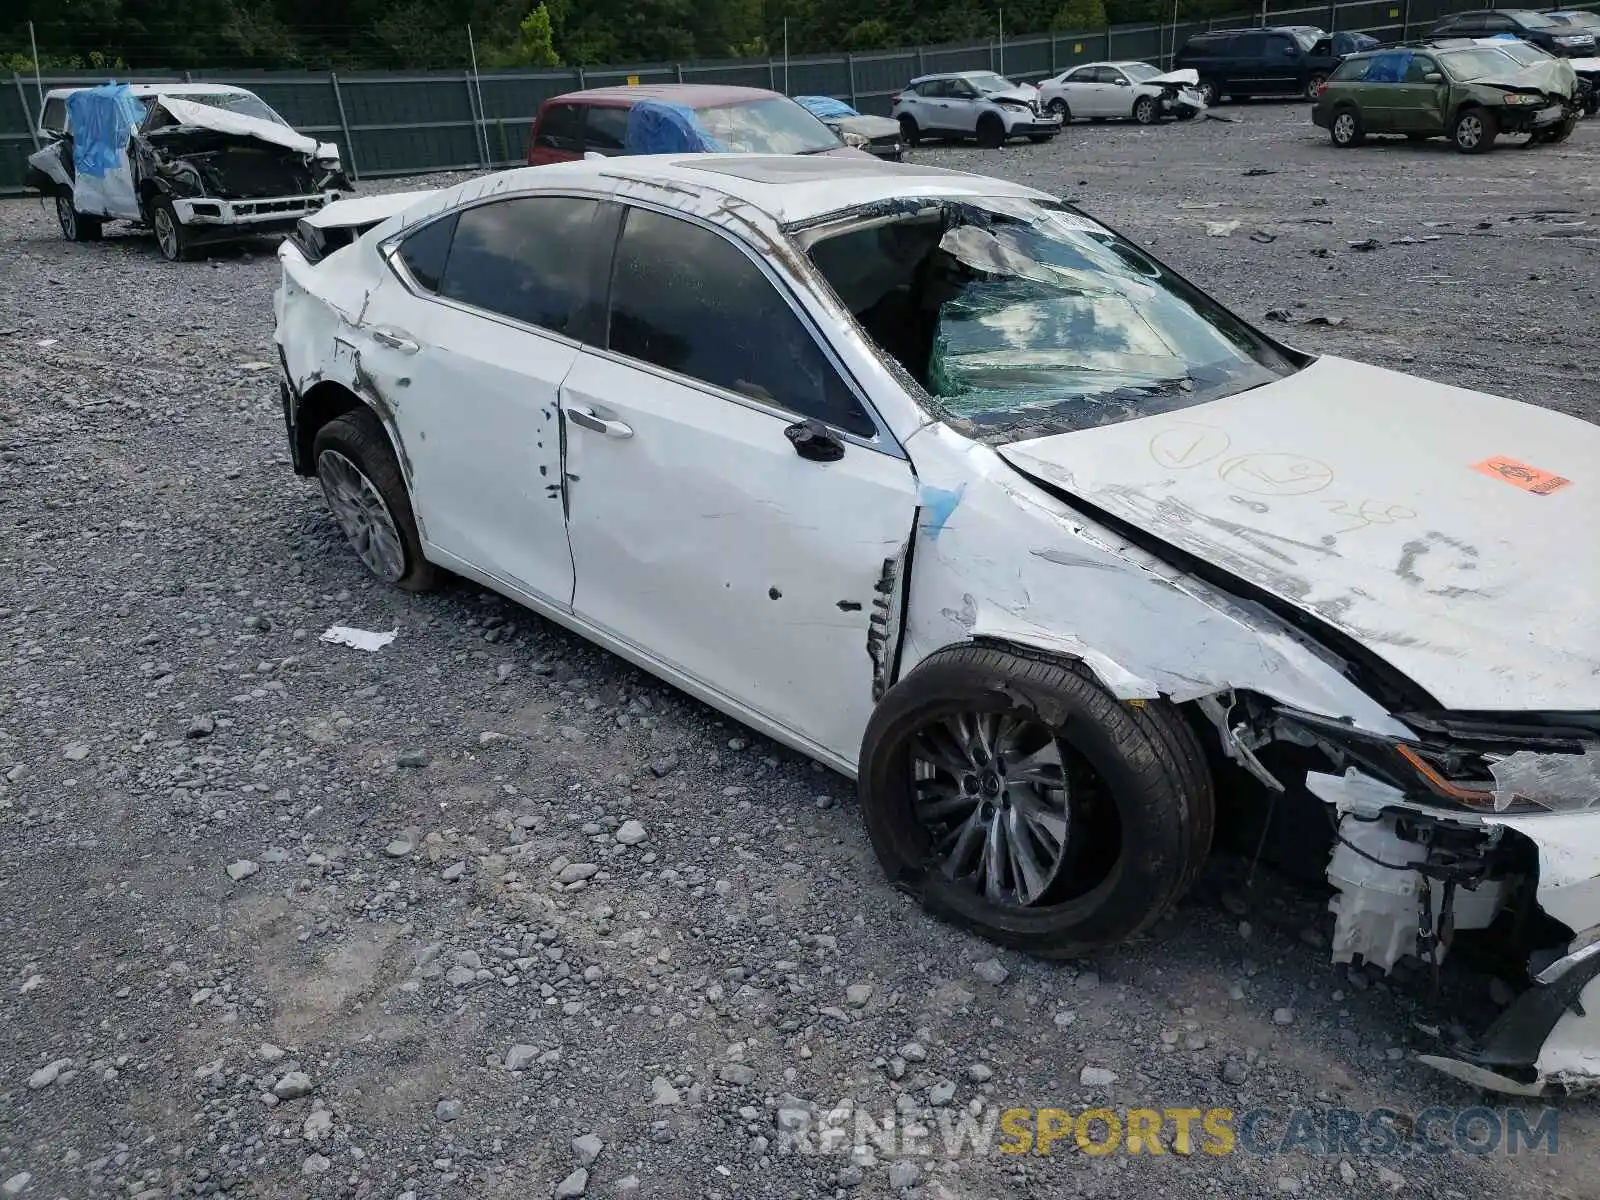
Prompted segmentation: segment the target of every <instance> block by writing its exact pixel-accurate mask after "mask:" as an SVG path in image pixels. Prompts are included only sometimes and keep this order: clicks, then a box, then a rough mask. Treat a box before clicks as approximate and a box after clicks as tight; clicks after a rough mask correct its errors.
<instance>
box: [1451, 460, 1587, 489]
mask: <svg viewBox="0 0 1600 1200" xmlns="http://www.w3.org/2000/svg"><path fill="white" fill-rule="evenodd" d="M1472 469H1473V470H1474V471H1481V472H1482V473H1483V474H1485V475H1490V476H1493V477H1494V478H1495V479H1504V480H1505V481H1506V482H1507V483H1509V484H1511V485H1513V486H1514V487H1519V488H1521V489H1522V490H1523V491H1525V492H1532V493H1533V494H1534V495H1536V496H1548V495H1549V494H1550V493H1551V492H1559V491H1560V490H1561V489H1562V488H1564V487H1566V486H1567V485H1568V484H1570V483H1571V482H1572V480H1570V479H1563V478H1562V477H1561V476H1560V475H1552V474H1551V473H1550V472H1549V471H1541V470H1540V469H1539V468H1538V467H1530V466H1529V465H1528V464H1527V463H1525V462H1518V461H1517V460H1516V459H1514V458H1507V457H1506V456H1505V455H1503V454H1498V455H1496V456H1495V457H1494V458H1486V459H1484V460H1483V461H1482V462H1477V463H1473V464H1472Z"/></svg>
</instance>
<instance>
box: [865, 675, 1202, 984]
mask: <svg viewBox="0 0 1600 1200" xmlns="http://www.w3.org/2000/svg"><path fill="white" fill-rule="evenodd" d="M860 781H861V783H860V787H861V804H862V809H863V811H864V814H865V817H866V823H867V832H868V834H869V836H870V838H871V840H872V845H873V849H874V850H875V851H876V852H877V855H878V858H879V861H880V862H881V863H882V864H883V867H884V869H885V871H887V873H888V875H889V877H890V878H891V879H892V880H893V881H894V882H895V883H896V884H897V885H898V886H900V887H901V888H903V889H905V890H907V891H909V892H911V893H912V894H913V895H916V896H917V897H918V898H919V899H920V900H921V901H922V903H923V904H924V905H925V906H926V907H927V908H928V910H929V911H930V912H932V913H934V914H935V915H937V916H940V917H943V918H945V919H948V920H952V921H955V922H957V923H959V924H962V925H965V926H967V927H969V928H971V929H974V930H976V931H977V932H979V933H981V934H982V935H983V936H985V937H988V938H990V939H991V940H993V941H996V942H999V943H1001V944H1003V945H1006V946H1011V947H1013V948H1015V949H1018V950H1022V951H1025V952H1028V953H1032V954H1039V955H1045V956H1050V957H1071V956H1076V955H1081V954H1085V953H1088V952H1090V951H1093V950H1095V949H1097V948H1100V947H1103V946H1108V945H1112V944H1114V943H1117V942H1120V941H1123V940H1125V939H1127V938H1128V937H1131V936H1132V935H1134V934H1136V933H1138V932H1140V931H1142V930H1144V929H1147V928H1149V926H1150V925H1151V924H1153V923H1154V922H1155V921H1156V920H1157V919H1158V918H1159V917H1160V916H1161V915H1162V914H1163V913H1164V912H1166V911H1167V909H1168V908H1170V907H1171V905H1172V904H1173V903H1174V902H1175V901H1176V900H1177V899H1178V897H1179V896H1180V895H1181V894H1182V892H1183V891H1184V889H1186V888H1187V887H1188V885H1189V883H1190V881H1191V880H1192V879H1193V878H1194V875H1195V873H1196V872H1197V871H1198V870H1199V868H1200V866H1201V864H1202V863H1203V862H1204V861H1205V858H1206V855H1207V854H1208V853H1209V850H1210V846H1211V832H1212V825H1213V821H1214V800H1213V795H1212V784H1211V777H1210V774H1209V772H1208V771H1207V769H1206V766H1205V763H1204V759H1203V757H1202V754H1201V750H1200V746H1199V744H1198V743H1197V741H1196V739H1195V735H1194V733H1193V732H1192V730H1191V729H1190V728H1189V726H1188V725H1187V723H1186V722H1185V721H1184V719H1183V717H1182V716H1181V715H1180V714H1179V713H1178V711H1177V710H1176V709H1174V708H1173V707H1171V706H1170V705H1168V704H1166V703H1164V702H1162V701H1157V700H1150V701H1144V702H1141V703H1140V704H1139V705H1138V706H1135V705H1133V704H1129V703H1125V702H1123V701H1120V700H1118V699H1116V698H1115V697H1113V696H1112V695H1110V693H1108V692H1106V691H1105V690H1104V689H1103V688H1101V686H1100V685H1099V683H1098V682H1096V681H1095V679H1094V678H1093V676H1092V675H1091V674H1090V673H1089V672H1088V671H1087V670H1086V669H1084V668H1083V667H1082V665H1081V664H1078V663H1076V662H1069V661H1058V660H1054V659H1045V658H1034V657H1031V656H1028V655H1027V654H1025V653H1017V652H1012V651H1009V650H1005V649H1000V648H992V647H985V646H961V647H956V648H954V649H950V650H943V651H940V652H938V653H936V654H934V655H932V656H931V657H930V658H928V659H927V660H926V661H925V662H923V663H921V664H920V665H918V666H917V668H916V669H915V670H913V671H912V672H911V673H910V674H909V675H907V676H906V677H905V679H903V680H901V682H900V683H898V684H896V685H895V686H894V687H893V688H891V689H890V690H889V693H888V694H887V695H886V696H885V697H884V698H883V700H882V702H881V703H880V704H879V705H878V708H877V710H876V711H875V712H874V713H873V716H872V720H871V722H870V724H869V725H868V728H867V733H866V738H865V740H864V742H863V744H862V754H861V769H860Z"/></svg>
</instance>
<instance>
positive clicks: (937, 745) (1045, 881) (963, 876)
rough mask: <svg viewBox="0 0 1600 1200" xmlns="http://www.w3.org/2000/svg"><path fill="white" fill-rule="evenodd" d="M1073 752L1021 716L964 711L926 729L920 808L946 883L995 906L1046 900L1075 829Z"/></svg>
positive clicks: (916, 749)
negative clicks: (1070, 768) (1069, 761)
mask: <svg viewBox="0 0 1600 1200" xmlns="http://www.w3.org/2000/svg"><path fill="white" fill-rule="evenodd" d="M1071 753H1072V752H1071V751H1070V750H1069V749H1068V748H1067V747H1065V746H1064V745H1063V743H1062V742H1061V741H1060V740H1059V739H1058V738H1057V737H1056V736H1055V734H1054V733H1053V732H1052V731H1051V730H1050V729H1048V728H1047V727H1045V726H1044V725H1042V724H1040V723H1038V722H1037V721H1034V720H1030V719H1027V718H1025V717H1022V716H1018V715H1015V714H1008V713H997V712H977V713H974V712H963V713H957V714H955V715H954V716H947V717H943V718H940V719H936V720H934V721H931V722H930V723H929V724H927V725H925V726H924V727H923V728H922V729H920V730H919V731H918V732H917V733H916V735H915V736H914V738H913V740H912V742H911V751H910V758H911V769H912V776H913V807H914V811H915V814H916V817H917V820H918V821H919V822H920V823H921V824H922V826H923V828H924V829H926V830H927V832H928V834H929V838H930V842H931V850H930V853H931V854H932V856H933V858H934V860H935V861H936V863H937V864H938V869H939V870H940V871H941V872H942V873H943V875H944V876H945V878H946V879H948V880H950V881H952V882H955V883H964V884H965V885H966V886H967V887H969V888H971V889H972V890H973V891H975V892H977V893H978V894H979V895H980V896H982V897H983V898H984V899H985V900H987V901H989V902H990V903H992V904H998V905H1004V906H1010V907H1027V906H1030V905H1035V904H1038V903H1039V902H1040V901H1041V900H1043V899H1044V898H1045V897H1046V896H1047V895H1048V894H1049V893H1050V892H1051V891H1052V889H1053V887H1054V885H1055V883H1056V881H1057V879H1058V877H1059V876H1060V874H1061V870H1062V865H1063V863H1064V862H1065V861H1066V859H1067V857H1068V845H1069V840H1070V837H1071V834H1072V831H1073V819H1072V803H1071V802H1072V799H1073V796H1072V790H1073V789H1072V784H1071V783H1069V774H1068V770H1067V755H1069V754H1071Z"/></svg>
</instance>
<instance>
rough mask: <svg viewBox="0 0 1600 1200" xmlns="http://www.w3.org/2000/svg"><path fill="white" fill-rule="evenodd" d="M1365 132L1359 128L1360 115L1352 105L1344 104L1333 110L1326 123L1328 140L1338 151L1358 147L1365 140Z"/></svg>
mask: <svg viewBox="0 0 1600 1200" xmlns="http://www.w3.org/2000/svg"><path fill="white" fill-rule="evenodd" d="M1366 137H1367V131H1366V130H1365V129H1363V128H1362V126H1361V114H1360V113H1359V112H1358V111H1356V107H1355V105H1353V104H1344V105H1341V106H1340V107H1338V108H1336V109H1334V110H1333V117H1332V118H1331V119H1330V120H1329V121H1328V140H1329V141H1331V142H1332V143H1333V144H1334V145H1335V146H1337V147H1338V148H1339V149H1340V150H1348V149H1349V148H1350V147H1351V146H1359V145H1361V143H1362V142H1363V141H1365V140H1366Z"/></svg>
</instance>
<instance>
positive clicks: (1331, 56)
mask: <svg viewBox="0 0 1600 1200" xmlns="http://www.w3.org/2000/svg"><path fill="white" fill-rule="evenodd" d="M1342 36H1343V35H1331V36H1330V35H1329V34H1327V33H1325V32H1324V31H1323V30H1321V29H1316V28H1313V27H1311V26H1307V25H1293V26H1279V27H1276V28H1267V29H1218V30H1213V31H1212V32H1209V33H1197V34H1195V35H1194V36H1193V37H1191V38H1190V39H1189V40H1188V41H1186V42H1185V43H1184V44H1183V47H1182V49H1180V50H1179V51H1178V53H1177V56H1176V57H1175V58H1174V59H1173V60H1172V67H1173V70H1182V69H1184V68H1186V67H1188V68H1193V69H1194V71H1195V72H1196V73H1197V74H1198V75H1199V76H1200V84H1199V87H1200V91H1201V92H1202V93H1203V94H1204V95H1205V98H1206V103H1207V104H1215V103H1217V101H1219V100H1221V99H1222V98H1223V97H1224V96H1226V97H1229V98H1231V99H1234V100H1246V99H1249V98H1250V97H1252V96H1303V97H1306V98H1307V99H1315V98H1316V95H1317V91H1318V89H1320V88H1321V87H1322V84H1323V82H1324V81H1325V80H1326V79H1327V78H1328V76H1329V75H1330V74H1331V73H1332V72H1333V69H1334V67H1336V66H1338V65H1339V61H1340V59H1341V58H1342V56H1343V54H1344V53H1350V50H1345V51H1343V52H1342V53H1340V52H1336V51H1337V46H1336V44H1335V39H1336V38H1340V37H1342ZM1356 48H1357V47H1355V46H1353V45H1352V46H1351V50H1353V49H1356Z"/></svg>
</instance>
